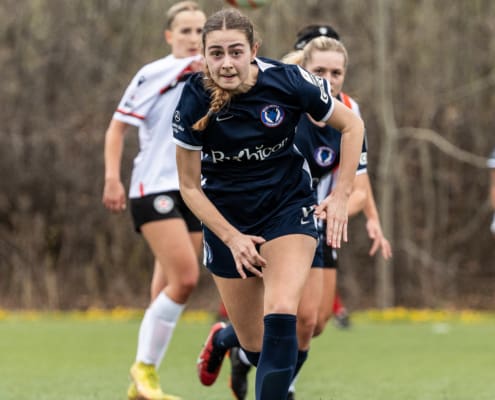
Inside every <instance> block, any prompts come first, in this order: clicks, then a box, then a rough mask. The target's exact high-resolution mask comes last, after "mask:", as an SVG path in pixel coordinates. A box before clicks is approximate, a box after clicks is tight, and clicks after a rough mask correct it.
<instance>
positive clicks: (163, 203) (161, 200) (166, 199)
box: [153, 195, 174, 214]
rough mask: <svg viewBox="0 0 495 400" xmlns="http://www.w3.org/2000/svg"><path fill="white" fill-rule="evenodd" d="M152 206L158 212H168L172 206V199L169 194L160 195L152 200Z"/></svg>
mask: <svg viewBox="0 0 495 400" xmlns="http://www.w3.org/2000/svg"><path fill="white" fill-rule="evenodd" d="M153 207H155V210H156V211H157V212H159V213H160V214H168V213H169V212H170V211H172V209H173V208H174V200H173V199H172V198H171V197H170V196H166V195H160V196H157V197H155V200H153Z"/></svg>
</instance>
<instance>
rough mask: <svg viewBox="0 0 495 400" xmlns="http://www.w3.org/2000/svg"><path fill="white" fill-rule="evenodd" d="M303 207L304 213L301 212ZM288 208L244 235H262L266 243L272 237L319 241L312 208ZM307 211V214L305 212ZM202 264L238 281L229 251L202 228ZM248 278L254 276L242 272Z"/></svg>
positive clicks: (205, 228) (216, 238)
mask: <svg viewBox="0 0 495 400" xmlns="http://www.w3.org/2000/svg"><path fill="white" fill-rule="evenodd" d="M303 208H304V210H303ZM303 208H301V207H300V206H299V205H298V206H291V207H287V208H285V209H283V210H282V211H281V212H280V213H278V214H277V215H274V216H273V217H272V218H271V219H270V222H269V223H268V224H266V226H264V227H263V229H262V231H261V232H245V233H246V234H249V235H255V236H261V237H263V238H264V239H265V240H266V241H267V242H268V241H270V240H273V239H275V238H278V237H281V236H286V235H291V234H303V235H308V236H311V237H314V238H315V239H318V230H317V227H316V221H315V217H314V215H313V209H312V208H311V207H303ZM308 210H310V211H308ZM203 240H204V252H203V254H204V265H205V266H206V268H208V269H209V270H210V272H211V273H213V274H215V275H217V276H220V277H223V278H240V277H241V276H240V275H239V273H238V272H237V269H236V267H235V262H234V258H233V256H232V253H231V252H230V249H229V248H228V247H227V246H226V245H225V244H224V243H223V242H222V241H221V240H220V239H219V238H218V237H217V236H216V235H215V234H214V233H213V232H211V231H210V230H209V229H208V228H207V227H203ZM245 272H246V275H247V276H254V274H253V273H251V272H249V271H247V270H246V271H245Z"/></svg>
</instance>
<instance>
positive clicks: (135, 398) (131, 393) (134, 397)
mask: <svg viewBox="0 0 495 400" xmlns="http://www.w3.org/2000/svg"><path fill="white" fill-rule="evenodd" d="M127 399H128V400H139V393H138V391H137V387H136V385H135V384H134V382H131V384H130V385H129V388H128V389H127Z"/></svg>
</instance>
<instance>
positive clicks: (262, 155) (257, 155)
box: [211, 138, 289, 164]
mask: <svg viewBox="0 0 495 400" xmlns="http://www.w3.org/2000/svg"><path fill="white" fill-rule="evenodd" d="M288 140H289V138H285V139H284V140H282V141H281V142H280V143H278V144H276V145H275V146H272V147H265V146H264V145H261V146H256V147H255V148H254V149H248V148H245V149H242V150H241V151H239V153H237V155H235V156H226V155H225V153H224V152H223V151H220V150H212V151H211V156H212V160H213V163H215V164H216V163H219V162H223V161H230V160H233V161H252V160H255V161H263V160H265V159H267V158H268V157H270V156H271V155H272V154H273V153H276V152H277V151H279V150H280V149H282V147H284V146H285V145H286V144H287V142H288Z"/></svg>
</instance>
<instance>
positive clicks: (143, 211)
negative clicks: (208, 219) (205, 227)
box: [131, 190, 202, 232]
mask: <svg viewBox="0 0 495 400" xmlns="http://www.w3.org/2000/svg"><path fill="white" fill-rule="evenodd" d="M131 214H132V220H133V222H134V228H135V229H136V232H141V226H142V225H144V224H146V223H147V222H153V221H161V220H164V219H170V218H181V219H183V220H184V222H185V223H186V225H187V229H188V230H189V232H201V229H202V227H201V222H200V221H199V219H197V218H196V216H195V215H194V214H193V213H192V212H191V210H189V208H187V206H186V203H184V200H183V199H182V196H181V195H180V192H179V191H178V190H172V191H169V192H161V193H154V194H149V195H146V196H143V197H139V198H133V199H131Z"/></svg>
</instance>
